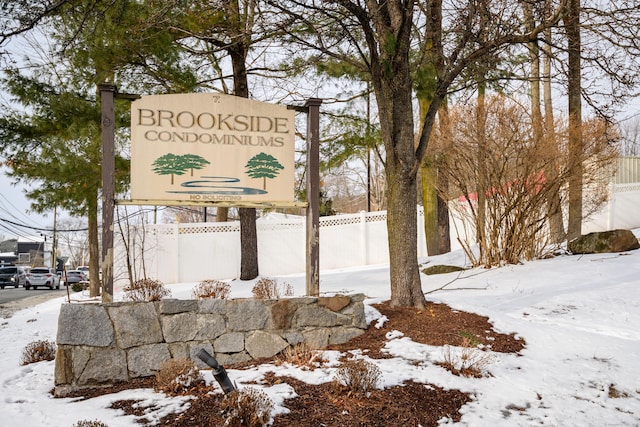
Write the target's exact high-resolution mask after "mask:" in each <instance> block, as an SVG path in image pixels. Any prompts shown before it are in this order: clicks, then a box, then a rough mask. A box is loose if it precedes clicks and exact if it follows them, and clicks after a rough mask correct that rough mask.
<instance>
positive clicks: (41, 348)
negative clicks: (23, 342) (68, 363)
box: [20, 340, 56, 365]
mask: <svg viewBox="0 0 640 427" xmlns="http://www.w3.org/2000/svg"><path fill="white" fill-rule="evenodd" d="M55 358H56V343H54V342H53V341H47V340H38V341H33V342H30V343H29V344H27V346H26V347H25V348H24V350H23V351H22V358H21V361H20V363H21V364H23V365H28V364H30V363H36V362H42V361H44V360H54V359H55Z"/></svg>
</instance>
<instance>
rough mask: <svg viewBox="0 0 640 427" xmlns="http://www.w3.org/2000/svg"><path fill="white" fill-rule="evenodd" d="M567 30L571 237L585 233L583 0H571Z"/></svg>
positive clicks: (567, 17)
mask: <svg viewBox="0 0 640 427" xmlns="http://www.w3.org/2000/svg"><path fill="white" fill-rule="evenodd" d="M563 15H564V16H563V22H564V27H565V31H566V33H567V53H568V69H567V77H568V80H567V84H568V87H567V93H568V101H569V106H568V113H569V163H570V164H572V165H574V167H573V168H572V169H573V173H572V174H571V177H570V178H569V223H568V228H567V234H568V236H567V237H568V239H569V240H572V239H575V238H577V237H579V236H580V234H581V233H582V173H583V169H582V167H581V165H582V161H581V160H582V153H583V151H584V147H583V141H582V94H581V93H580V92H581V87H582V78H581V76H582V71H581V69H580V67H581V65H580V62H581V61H580V56H581V54H582V53H581V48H580V45H581V43H580V41H581V39H580V0H568V1H567V3H566V5H565V8H564V14H563Z"/></svg>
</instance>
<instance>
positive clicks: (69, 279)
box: [62, 270, 89, 286]
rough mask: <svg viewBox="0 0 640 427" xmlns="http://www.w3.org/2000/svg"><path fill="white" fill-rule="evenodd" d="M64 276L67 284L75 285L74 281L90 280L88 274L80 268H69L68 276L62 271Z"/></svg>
mask: <svg viewBox="0 0 640 427" xmlns="http://www.w3.org/2000/svg"><path fill="white" fill-rule="evenodd" d="M62 278H63V280H64V284H65V285H66V286H69V285H73V284H74V283H80V282H86V281H87V280H89V279H88V278H87V276H86V275H85V274H84V273H83V272H82V271H80V270H69V271H67V276H66V277H65V275H64V273H62Z"/></svg>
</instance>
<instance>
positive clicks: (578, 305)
mask: <svg viewBox="0 0 640 427" xmlns="http://www.w3.org/2000/svg"><path fill="white" fill-rule="evenodd" d="M428 261H429V264H430V265H435V264H457V265H463V264H464V258H463V255H462V254H461V253H460V252H455V253H452V254H448V255H444V256H440V257H432V258H430V259H429V260H428ZM388 275H389V269H388V266H375V267H363V268H354V269H344V270H339V271H328V272H322V274H321V279H320V289H321V292H325V293H329V294H330V293H345V292H349V293H357V292H362V293H365V294H366V295H367V296H368V298H369V299H368V300H367V302H368V303H369V304H371V303H373V302H378V301H381V300H385V299H388V298H389V294H390V290H389V279H388ZM277 279H278V282H279V283H285V282H286V283H289V284H291V285H292V286H293V288H294V290H295V294H296V295H302V294H304V280H305V279H304V275H292V276H281V277H277ZM422 282H423V289H424V291H425V292H428V294H427V298H428V299H429V300H430V301H434V302H438V303H446V304H449V305H450V306H452V307H453V308H456V309H459V310H465V311H470V312H474V313H478V314H481V315H485V316H488V317H489V318H490V320H491V321H492V322H493V324H494V325H495V328H496V329H497V330H498V331H500V332H505V333H511V332H515V333H517V335H518V336H521V337H522V338H524V339H525V340H526V343H527V345H526V348H525V349H524V351H522V354H521V355H512V354H499V353H493V354H492V355H491V356H492V363H491V364H490V365H489V367H488V372H489V374H490V375H488V376H487V377H485V378H480V379H475V378H464V377H457V376H454V375H452V374H451V373H449V372H448V371H446V370H444V369H443V368H440V367H439V366H437V365H436V364H435V363H434V362H437V361H441V360H443V357H444V351H443V350H444V349H443V348H442V347H434V346H428V345H423V344H419V343H415V342H413V341H411V340H410V339H409V338H408V337H404V336H402V334H401V333H394V334H389V336H388V343H387V346H386V349H387V351H389V352H390V353H391V354H392V355H393V356H395V357H394V358H392V359H384V360H375V361H373V362H374V363H376V364H377V365H378V366H379V367H380V369H381V370H382V372H383V378H382V381H381V383H380V385H379V386H385V387H390V386H393V385H396V384H401V383H402V382H403V381H405V380H408V379H412V380H414V381H418V382H424V383H431V384H435V385H437V386H440V387H445V388H455V389H459V390H463V391H466V392H471V393H473V395H474V400H473V401H472V402H471V403H468V404H467V405H465V406H464V407H463V408H462V413H463V417H462V420H461V421H460V422H459V423H457V424H456V423H453V422H452V421H451V420H448V419H443V420H441V424H442V425H454V424H455V425H468V426H489V425H492V426H531V425H543V426H638V425H640V363H638V361H639V360H640V250H636V251H632V252H627V253H622V254H599V255H582V256H560V257H557V258H554V259H549V260H540V261H533V262H527V263H524V264H522V265H513V266H506V267H503V268H499V269H491V270H483V269H473V270H467V271H464V272H462V273H450V274H445V275H439V276H423V277H422ZM194 285H196V284H195V283H183V284H174V285H170V286H169V288H170V289H171V290H172V296H173V297H174V298H190V295H191V290H192V288H193V286H194ZM252 285H253V283H252V282H240V281H234V282H232V295H233V297H247V296H251V288H252ZM443 285H446V286H445V290H439V291H436V292H432V293H431V292H430V291H433V290H436V289H438V288H440V287H442V286H443ZM458 288H460V289H458ZM76 297H78V296H77V294H76ZM117 297H118V296H117V295H116V298H117ZM65 303H66V302H65V298H64V297H62V296H61V297H60V298H56V299H53V300H50V301H48V302H45V303H42V304H39V305H37V306H34V307H31V308H28V309H23V310H21V311H18V312H16V313H15V314H14V315H13V316H12V317H11V318H8V319H0V366H2V369H1V370H0V402H1V407H2V418H1V421H0V425H2V426H7V427H13V426H20V427H25V426H35V425H47V426H73V425H74V424H75V423H76V422H77V421H79V420H95V419H98V420H100V421H102V422H104V423H106V424H108V425H109V426H110V427H117V426H136V425H138V424H136V418H135V417H134V416H124V415H123V414H122V413H121V412H120V411H117V410H112V409H108V406H109V405H110V403H111V402H113V401H116V400H122V399H139V400H142V401H143V402H142V403H141V404H142V405H143V406H144V407H152V406H153V407H154V408H155V409H154V410H153V411H150V412H149V413H148V414H147V418H151V419H155V420H157V419H160V418H161V417H162V416H164V415H165V414H167V413H169V412H172V411H179V410H180V408H184V407H185V406H186V405H188V404H189V402H188V398H184V397H182V398H168V397H166V396H164V395H163V394H160V393H154V392H153V391H152V390H143V389H139V390H129V391H123V392H120V393H118V394H114V395H107V396H102V397H99V398H95V399H90V400H87V401H77V400H73V399H54V398H53V397H52V396H51V394H50V391H51V389H52V388H53V385H54V384H53V370H54V362H53V361H52V362H40V363H36V364H30V365H27V366H21V365H20V358H21V355H22V350H23V349H24V347H25V346H26V345H27V344H28V343H30V342H32V341H35V340H40V339H48V340H55V337H56V333H57V332H56V328H57V316H58V312H59V309H60V305H61V304H65ZM379 317H380V314H379V313H377V311H376V310H375V309H373V308H372V307H369V306H368V307H367V318H368V320H369V321H370V322H381V321H383V320H384V319H379ZM359 357H362V356H359ZM324 358H325V359H327V360H328V361H329V362H328V363H327V364H325V365H324V366H323V367H322V368H321V369H316V370H314V371H304V370H301V369H298V368H296V367H293V366H289V365H286V364H285V365H282V366H273V365H265V366H260V367H257V368H254V369H251V370H247V371H238V370H228V374H229V377H230V378H231V379H232V381H234V382H235V383H236V384H237V385H238V386H239V387H240V388H242V387H243V386H245V385H244V384H247V383H249V382H252V381H255V380H256V379H260V377H261V376H262V375H264V373H265V372H267V371H275V372H276V373H277V374H281V375H290V376H294V377H296V378H299V379H301V380H303V381H306V382H308V383H314V384H318V383H322V382H326V381H332V380H333V378H334V373H335V369H336V366H337V359H338V354H337V353H336V352H326V353H325V355H324ZM203 372H204V373H205V378H206V379H207V380H208V382H210V383H212V384H214V385H215V386H216V387H217V389H218V390H219V387H218V385H217V384H216V383H215V381H214V380H213V378H212V376H211V373H210V371H203ZM251 386H252V387H257V386H255V385H251ZM264 391H265V392H266V393H267V394H269V396H270V397H271V398H272V399H273V400H274V402H275V403H276V409H275V411H276V412H285V411H286V408H284V404H285V403H284V402H285V401H286V399H288V398H292V397H294V396H295V392H294V391H293V389H292V388H291V387H290V386H288V385H287V384H278V385H276V386H273V387H269V388H265V389H264Z"/></svg>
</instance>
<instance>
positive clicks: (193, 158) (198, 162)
mask: <svg viewBox="0 0 640 427" xmlns="http://www.w3.org/2000/svg"><path fill="white" fill-rule="evenodd" d="M181 157H182V160H183V161H184V162H185V166H186V167H187V168H189V169H191V176H193V170H194V169H202V168H204V167H205V166H206V165H209V164H211V162H210V161H209V160H207V159H205V158H204V157H201V156H198V155H196V154H185V155H183V156H181Z"/></svg>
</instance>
